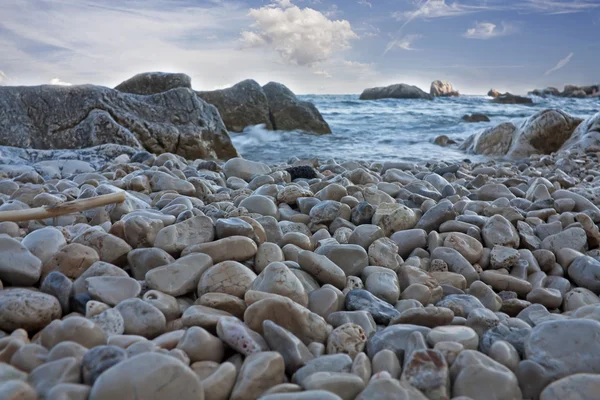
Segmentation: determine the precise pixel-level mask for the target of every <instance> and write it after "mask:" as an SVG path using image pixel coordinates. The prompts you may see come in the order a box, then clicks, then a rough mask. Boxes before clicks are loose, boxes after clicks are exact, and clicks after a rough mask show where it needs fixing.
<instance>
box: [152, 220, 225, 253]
mask: <svg viewBox="0 0 600 400" xmlns="http://www.w3.org/2000/svg"><path fill="white" fill-rule="evenodd" d="M214 238H215V232H214V226H213V222H212V220H211V219H210V218H209V217H206V216H196V217H193V218H190V219H187V220H185V221H183V222H178V223H176V224H173V225H169V226H165V227H164V228H162V229H161V230H160V231H159V232H158V234H157V235H156V239H155V241H154V246H155V247H158V248H160V249H163V250H164V251H166V252H167V253H170V254H177V253H179V252H181V251H182V250H183V249H185V248H186V247H188V246H191V245H194V244H200V243H207V242H212V241H213V240H214Z"/></svg>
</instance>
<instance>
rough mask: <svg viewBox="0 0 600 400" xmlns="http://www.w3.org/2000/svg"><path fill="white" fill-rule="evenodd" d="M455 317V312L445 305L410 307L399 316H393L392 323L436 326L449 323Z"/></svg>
mask: <svg viewBox="0 0 600 400" xmlns="http://www.w3.org/2000/svg"><path fill="white" fill-rule="evenodd" d="M453 318H454V312H452V310H450V309H449V308H444V307H435V306H430V307H423V308H409V309H408V310H404V311H403V312H402V313H401V314H400V315H399V316H398V317H395V318H393V319H392V320H391V321H390V324H412V325H419V326H426V327H428V328H435V327H436V326H443V325H449V324H450V323H451V322H452V319H453Z"/></svg>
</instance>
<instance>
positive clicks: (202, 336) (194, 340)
mask: <svg viewBox="0 0 600 400" xmlns="http://www.w3.org/2000/svg"><path fill="white" fill-rule="evenodd" d="M177 348H178V349H180V350H183V351H184V352H185V353H186V354H187V356H188V357H189V358H190V362H193V363H194V362H197V361H215V362H221V361H222V360H223V356H224V353H225V346H224V345H223V342H222V341H221V340H220V339H219V338H217V337H215V336H213V335H212V334H210V333H209V332H208V331H206V330H205V329H203V328H200V327H197V326H192V327H190V328H189V329H187V330H186V331H185V333H184V335H183V337H181V339H180V340H179V342H178V343H177Z"/></svg>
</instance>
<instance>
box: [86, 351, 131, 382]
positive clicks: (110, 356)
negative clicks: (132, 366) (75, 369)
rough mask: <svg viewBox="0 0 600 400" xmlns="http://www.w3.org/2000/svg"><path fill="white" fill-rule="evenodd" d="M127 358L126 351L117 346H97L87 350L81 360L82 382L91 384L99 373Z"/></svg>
mask: <svg viewBox="0 0 600 400" xmlns="http://www.w3.org/2000/svg"><path fill="white" fill-rule="evenodd" d="M126 359H127V353H126V352H125V350H123V349H122V348H120V347H117V346H97V347H94V348H92V349H90V350H88V351H87V352H86V353H85V355H84V356H83V360H82V362H81V374H82V378H83V383H85V384H86V385H90V386H92V385H93V384H94V382H95V381H96V379H98V377H99V376H100V374H101V373H103V372H104V371H106V370H107V369H109V368H110V367H112V366H113V365H116V364H118V363H120V362H121V361H125V360H126Z"/></svg>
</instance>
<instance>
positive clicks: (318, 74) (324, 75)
mask: <svg viewBox="0 0 600 400" xmlns="http://www.w3.org/2000/svg"><path fill="white" fill-rule="evenodd" d="M313 75H316V76H321V77H323V78H331V74H330V73H329V72H327V71H322V70H318V71H313Z"/></svg>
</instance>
